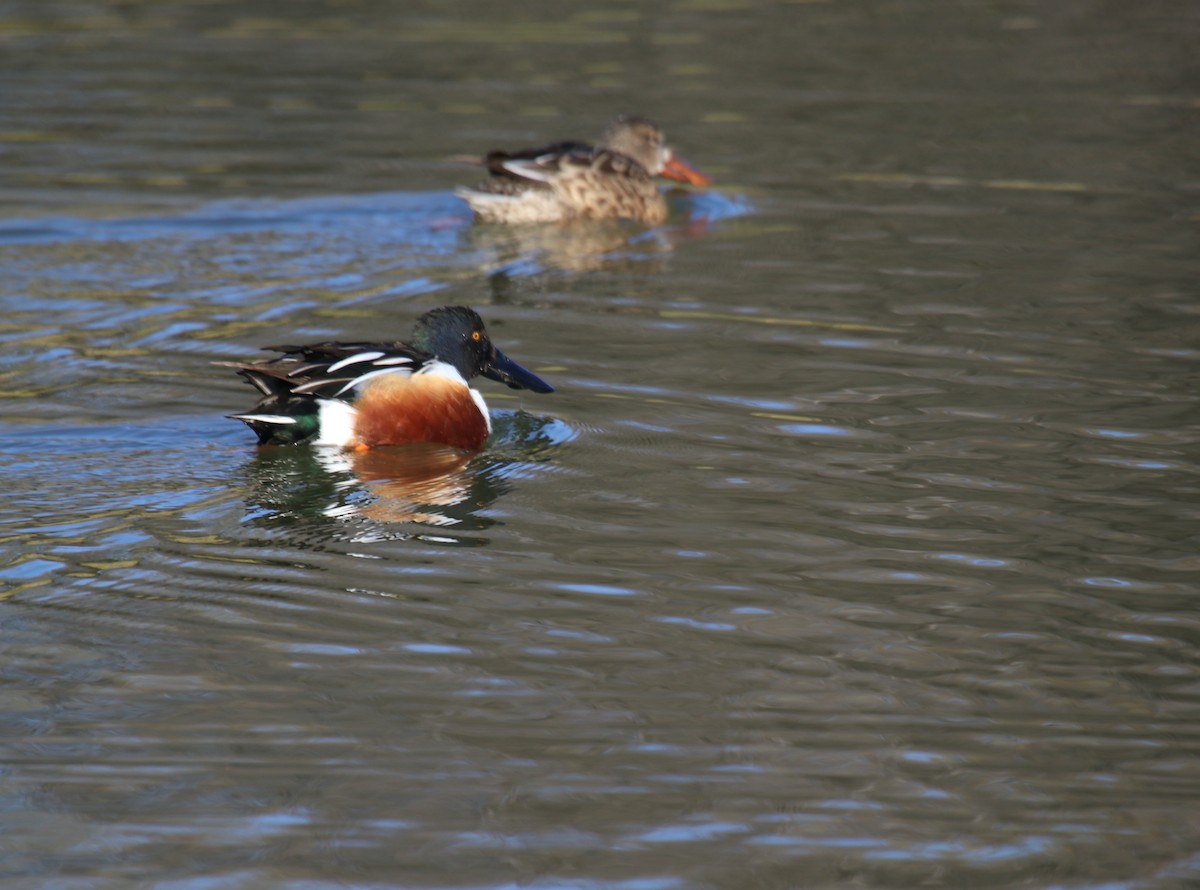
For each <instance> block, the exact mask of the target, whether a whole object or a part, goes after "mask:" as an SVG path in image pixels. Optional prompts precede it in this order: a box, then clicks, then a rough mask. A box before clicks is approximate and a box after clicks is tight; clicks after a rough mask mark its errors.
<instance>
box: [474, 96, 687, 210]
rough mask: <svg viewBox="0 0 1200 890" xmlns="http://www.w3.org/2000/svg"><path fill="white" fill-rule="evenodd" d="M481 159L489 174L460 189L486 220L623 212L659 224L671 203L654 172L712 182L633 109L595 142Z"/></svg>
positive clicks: (500, 153) (562, 144)
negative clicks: (630, 113)
mask: <svg viewBox="0 0 1200 890" xmlns="http://www.w3.org/2000/svg"><path fill="white" fill-rule="evenodd" d="M484 165H485V166H486V167H487V169H488V171H489V172H490V173H491V174H492V176H491V178H490V179H488V180H487V181H486V182H483V183H481V184H480V185H478V186H476V187H475V188H473V189H468V188H460V189H459V190H458V192H457V194H458V195H459V196H460V197H461V198H462V199H463V200H465V201H466V202H467V203H468V204H470V205H471V209H472V210H473V211H474V212H475V217H476V218H477V219H479V220H481V221H482V222H499V223H545V222H567V221H570V220H575V219H616V218H620V219H631V220H635V221H636V222H641V223H646V224H648V225H658V224H660V223H662V222H663V221H664V220H666V218H667V202H666V200H665V199H664V198H663V196H662V193H661V192H660V191H659V190H658V186H657V185H656V184H655V182H654V177H655V176H665V177H668V178H670V179H675V180H678V181H680V182H688V183H691V184H692V185H700V186H704V185H708V184H709V183H710V182H711V180H709V179H708V177H706V176H704V175H703V174H701V173H700V172H698V171H696V170H694V169H693V168H692V167H690V166H689V165H687V164H686V163H684V162H683V161H681V160H679V159H678V158H676V157H675V155H674V153H673V152H672V150H671V149H670V148H669V147H668V146H667V144H666V142H665V140H664V138H663V134H662V131H661V130H660V129H659V128H658V126H657V125H656V124H654V122H653V121H650V120H647V119H646V118H643V117H633V116H622V117H619V118H617V119H616V120H614V121H613V122H612V123H611V124H609V126H608V128H607V129H606V130H605V131H604V136H603V137H602V138H601V141H600V144H599V145H597V146H595V147H593V146H590V145H587V144H586V143H582V142H556V143H554V144H552V145H547V146H544V147H542V148H534V149H526V150H524V151H517V152H504V151H493V152H491V153H490V154H488V156H487V157H486V158H485V159H484Z"/></svg>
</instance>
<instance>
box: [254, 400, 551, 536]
mask: <svg viewBox="0 0 1200 890" xmlns="http://www.w3.org/2000/svg"><path fill="white" fill-rule="evenodd" d="M496 420H497V427H498V430H497V432H498V435H497V437H496V438H497V440H498V441H496V442H493V444H492V447H491V448H489V449H488V450H486V451H482V452H470V451H460V450H457V449H454V448H449V447H447V446H445V445H435V444H430V443H415V444H412V445H402V446H394V447H382V448H372V449H370V450H367V451H362V452H358V451H342V450H339V449H332V448H319V447H274V448H272V447H268V448H260V449H258V450H257V451H256V452H255V454H254V457H253V459H252V460H250V461H249V462H248V464H247V466H246V470H245V474H246V484H247V489H248V490H249V496H248V499H247V501H248V503H247V506H248V508H249V509H248V516H247V523H248V524H250V525H251V526H252V527H256V528H269V529H272V530H277V531H278V530H283V531H286V532H288V533H289V535H298V536H300V537H307V536H308V534H309V533H313V534H315V535H317V536H319V538H320V539H322V540H326V539H328V538H330V537H332V538H342V539H345V538H350V539H352V540H363V539H366V538H372V537H381V536H382V537H389V538H390V537H421V536H429V534H430V533H433V530H435V529H436V530H437V531H436V536H437V540H438V541H439V543H460V544H478V543H482V542H480V541H478V540H472V539H470V538H460V537H457V535H456V534H447V532H452V533H457V532H477V531H482V530H485V529H488V528H490V527H492V526H494V525H495V524H496V520H495V519H492V518H490V517H487V516H484V515H481V512H482V511H484V510H486V508H487V507H489V506H490V505H491V504H493V503H494V502H495V501H496V500H497V499H498V498H499V497H501V496H502V495H503V494H505V493H506V492H507V491H508V490H509V489H510V488H511V487H512V485H511V480H512V479H514V478H518V477H519V476H520V475H521V471H522V469H526V470H527V469H530V468H533V467H535V466H537V465H538V464H539V463H540V462H543V461H545V459H546V458H545V456H544V452H545V451H546V450H547V447H551V446H553V445H555V444H557V443H556V442H555V441H554V440H555V439H560V440H561V439H563V438H569V437H570V435H572V434H571V433H570V431H569V430H567V432H566V435H565V436H564V434H563V429H561V428H560V427H562V426H563V425H562V424H560V422H558V421H555V420H552V419H546V418H538V417H534V416H532V415H529V414H526V413H525V412H513V413H512V414H509V415H508V416H501V417H497V418H496ZM514 440H515V441H514ZM514 447H515V448H516V450H517V453H516V454H514V453H513V448H514ZM414 526H417V527H422V526H423V527H425V531H424V532H423V531H422V530H421V529H420V528H415V529H414ZM388 528H390V529H391V531H388V530H387V529H388Z"/></svg>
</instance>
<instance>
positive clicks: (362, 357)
mask: <svg viewBox="0 0 1200 890" xmlns="http://www.w3.org/2000/svg"><path fill="white" fill-rule="evenodd" d="M386 354H387V353H384V352H356V353H355V354H354V355H348V356H346V357H345V358H344V359H341V360H340V361H336V362H334V363H333V364H332V365H330V366H329V367H328V368H326V369H325V373H326V374H332V373H334V372H335V371H340V370H341V369H342V368H344V367H346V365H352V364H354V363H355V362H373V361H375V359H377V358H383V357H384V356H385V355H386Z"/></svg>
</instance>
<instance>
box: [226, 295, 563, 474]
mask: <svg viewBox="0 0 1200 890" xmlns="http://www.w3.org/2000/svg"><path fill="white" fill-rule="evenodd" d="M265 348H266V349H273V350H275V351H277V352H281V353H283V355H281V356H278V357H276V358H273V359H268V360H267V361H262V362H252V363H248V364H243V363H240V362H221V363H220V364H224V365H227V366H229V367H233V368H237V369H238V373H239V374H241V375H242V376H243V377H245V378H246V379H247V380H249V381H250V383H252V384H253V385H254V386H255V387H256V388H257V389H258V391H259V392H261V393H262V394H263V398H262V399H260V400H259V402H258V404H257V405H255V406H254V408H253V409H251V411H250V412H249V413H246V414H231V415H229V416H230V417H232V418H234V419H235V420H241V421H244V422H245V423H246V424H247V425H248V426H249V427H250V429H252V430H254V432H256V433H257V434H258V444H259V445H292V444H299V443H312V444H314V445H336V446H339V447H342V448H358V449H362V448H370V447H372V446H376V445H405V444H408V443H411V442H437V443H441V444H444V445H450V446H451V447H454V448H463V449H469V450H472V451H474V450H476V449H478V448H480V447H482V445H483V443H484V442H485V441H486V440H487V437H488V435H489V434H490V433H491V431H492V421H491V418H490V417H489V416H488V409H487V404H486V403H485V402H484V401H483V396H481V395H480V394H479V393H478V392H476V391H475V390H474V389H472V388H471V387H470V385H469V384H468V383H467V381H468V380H470V379H471V378H472V377H475V376H477V375H479V374H482V375H483V376H485V377H490V378H492V379H493V380H499V381H500V382H501V383H506V384H508V385H509V386H510V387H512V388H513V389H529V390H532V391H533V392H554V387H552V386H551V385H550V384H548V383H546V382H545V381H544V380H542V379H541V378H540V377H538V376H537V375H536V374H533V373H532V372H530V371H527V370H525V369H524V368H522V367H521V366H520V365H518V364H517V363H516V362H514V361H513V360H512V359H510V358H508V356H506V355H505V354H504V353H502V352H501V351H500V350H499V349H497V348H496V347H495V345H493V343H492V341H491V339H490V338H489V337H488V334H487V331H486V330H484V327H483V319H481V318H480V317H479V316H478V315H477V314H476V313H475V312H474V311H473V310H471V309H468V308H467V307H466V306H443V307H442V308H441V309H434V310H433V311H432V312H426V313H425V314H424V315H422V316H421V317H420V318H418V319H417V322H416V325H415V326H414V327H413V336H412V342H411V344H409V343H398V342H397V343H313V344H310V345H307V346H268V347H265Z"/></svg>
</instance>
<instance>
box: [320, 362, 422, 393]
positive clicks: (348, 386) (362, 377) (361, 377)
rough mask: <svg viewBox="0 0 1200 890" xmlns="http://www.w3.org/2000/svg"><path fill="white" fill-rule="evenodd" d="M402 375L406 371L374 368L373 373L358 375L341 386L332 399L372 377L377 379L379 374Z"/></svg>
mask: <svg viewBox="0 0 1200 890" xmlns="http://www.w3.org/2000/svg"><path fill="white" fill-rule="evenodd" d="M404 373H408V371H407V370H402V369H400V368H376V369H375V370H374V371H368V372H367V373H365V374H359V375H358V376H357V377H355V378H354V379H353V380H351V381H350V382H349V383H347V384H346V385H345V386H343V387H342V388H341V389H339V390H338V391H337V392H335V393H334V394H333V397H334V398H337V397H338V396H340V395H344V394H345V393H347V392H349V391H350V390H352V389H354V387H356V386H362V385H363V384H364V383H366V382H367V381H368V380H370V379H371V378H372V377H378V376H380V375H381V374H404Z"/></svg>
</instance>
